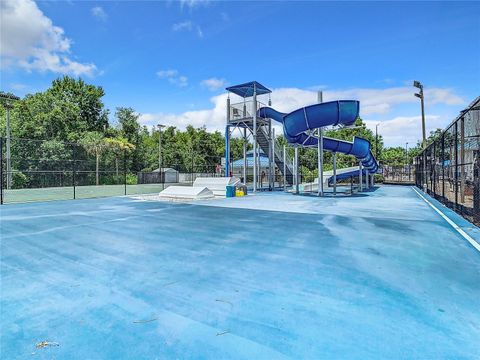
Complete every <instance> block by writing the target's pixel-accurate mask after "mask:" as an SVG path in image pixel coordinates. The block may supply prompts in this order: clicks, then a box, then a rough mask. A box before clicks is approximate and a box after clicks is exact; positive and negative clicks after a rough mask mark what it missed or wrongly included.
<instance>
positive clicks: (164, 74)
mask: <svg viewBox="0 0 480 360" xmlns="http://www.w3.org/2000/svg"><path fill="white" fill-rule="evenodd" d="M177 75H178V71H177V70H173V69H170V70H159V71H157V76H158V77H159V78H161V79H168V78H172V77H175V76H177Z"/></svg>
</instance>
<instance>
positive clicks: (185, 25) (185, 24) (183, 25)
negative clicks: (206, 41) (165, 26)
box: [172, 20, 203, 38]
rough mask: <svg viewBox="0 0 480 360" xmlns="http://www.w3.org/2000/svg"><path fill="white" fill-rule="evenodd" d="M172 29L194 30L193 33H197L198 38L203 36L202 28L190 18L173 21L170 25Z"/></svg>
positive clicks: (177, 30)
mask: <svg viewBox="0 0 480 360" xmlns="http://www.w3.org/2000/svg"><path fill="white" fill-rule="evenodd" d="M172 30H173V31H175V32H179V31H187V32H191V31H195V33H196V34H197V36H198V37H199V38H203V30H202V28H201V27H200V26H198V25H196V26H195V24H194V23H193V22H192V21H190V20H186V21H181V22H178V23H175V24H173V25H172Z"/></svg>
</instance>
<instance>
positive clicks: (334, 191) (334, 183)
mask: <svg viewBox="0 0 480 360" xmlns="http://www.w3.org/2000/svg"><path fill="white" fill-rule="evenodd" d="M333 195H337V153H336V152H334V153H333Z"/></svg>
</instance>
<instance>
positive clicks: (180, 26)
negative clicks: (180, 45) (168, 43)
mask: <svg viewBox="0 0 480 360" xmlns="http://www.w3.org/2000/svg"><path fill="white" fill-rule="evenodd" d="M192 28H193V24H192V22H191V21H189V20H188V21H182V22H179V23H175V24H173V26H172V30H173V31H192Z"/></svg>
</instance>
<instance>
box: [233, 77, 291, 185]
mask: <svg viewBox="0 0 480 360" xmlns="http://www.w3.org/2000/svg"><path fill="white" fill-rule="evenodd" d="M226 90H227V91H228V94H229V95H228V98H227V125H226V128H225V159H226V161H225V173H226V174H227V176H228V175H229V174H230V173H231V172H232V166H231V164H230V137H231V136H232V134H233V132H234V131H235V130H236V129H238V130H239V131H240V134H241V136H242V138H243V139H244V145H243V174H242V178H243V179H244V182H247V181H246V179H248V178H249V176H250V175H249V174H248V173H247V169H248V168H249V167H250V168H252V167H251V166H248V164H247V142H248V141H249V140H251V141H252V143H253V169H252V170H253V174H251V175H252V179H253V191H254V192H256V191H257V187H258V182H259V176H260V162H259V157H260V149H261V150H262V151H263V153H264V154H265V155H266V156H267V157H268V162H269V163H268V169H269V171H268V179H267V180H268V184H269V186H268V188H269V189H273V188H274V182H275V179H274V169H275V165H276V166H277V168H278V169H281V172H282V174H283V176H284V180H285V181H286V183H288V184H289V185H291V184H292V180H293V164H292V161H291V160H290V159H289V157H288V155H287V153H286V150H285V147H283V151H281V150H280V149H281V148H282V147H281V146H280V145H279V144H278V143H277V142H276V141H275V129H273V128H272V121H271V119H268V118H261V117H259V116H258V115H257V110H258V109H259V107H262V106H265V105H266V104H264V103H262V102H260V101H259V100H258V99H257V97H258V96H262V95H269V94H270V93H271V92H272V91H271V90H270V89H268V88H266V87H265V86H263V85H262V84H260V83H258V82H256V81H252V82H248V83H244V84H240V85H235V86H230V87H228V88H227V89H226ZM231 93H232V94H235V95H237V96H239V97H240V98H243V101H242V102H239V103H234V104H232V103H231V99H230V94H231ZM268 105H269V106H270V105H271V100H270V97H269V99H268Z"/></svg>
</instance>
